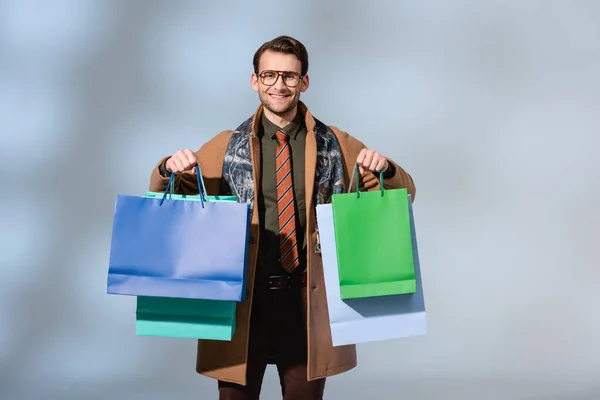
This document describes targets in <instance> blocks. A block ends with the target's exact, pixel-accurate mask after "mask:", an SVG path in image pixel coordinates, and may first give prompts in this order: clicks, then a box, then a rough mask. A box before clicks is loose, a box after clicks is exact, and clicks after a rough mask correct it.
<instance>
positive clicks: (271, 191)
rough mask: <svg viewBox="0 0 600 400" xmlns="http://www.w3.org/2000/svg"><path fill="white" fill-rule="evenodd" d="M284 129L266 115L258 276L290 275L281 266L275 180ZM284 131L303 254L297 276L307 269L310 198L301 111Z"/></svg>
mask: <svg viewBox="0 0 600 400" xmlns="http://www.w3.org/2000/svg"><path fill="white" fill-rule="evenodd" d="M279 129H282V128H280V127H279V126H277V125H275V124H274V123H273V122H271V121H269V119H267V117H265V115H264V114H263V115H262V118H261V123H260V128H259V131H258V137H259V139H260V143H261V163H260V165H261V167H262V168H261V171H260V181H259V193H258V198H257V200H258V202H257V207H258V213H259V214H258V215H259V220H260V248H259V253H258V266H257V268H258V273H260V274H264V275H286V274H287V271H286V270H285V269H283V267H282V266H281V264H280V263H279V219H278V214H279V212H278V210H277V188H276V184H277V182H276V178H275V171H276V168H275V156H276V151H277V139H276V137H275V133H276V132H277V131H278V130H279ZM283 131H284V132H285V133H287V134H288V136H289V137H290V139H289V141H290V151H291V153H292V179H293V185H294V197H295V203H296V237H297V239H298V249H299V250H300V251H299V254H300V266H298V267H297V268H296V269H295V270H294V273H302V272H303V271H304V270H305V269H306V240H305V230H306V199H305V188H304V164H305V162H304V154H305V146H306V133H307V131H306V126H305V123H304V115H302V113H301V112H300V110H298V113H297V114H296V117H295V118H294V120H293V121H292V122H290V123H289V124H288V125H287V126H285V127H283Z"/></svg>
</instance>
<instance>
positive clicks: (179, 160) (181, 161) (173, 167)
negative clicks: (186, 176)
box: [165, 149, 197, 173]
mask: <svg viewBox="0 0 600 400" xmlns="http://www.w3.org/2000/svg"><path fill="white" fill-rule="evenodd" d="M196 163H197V162H196V156H195V155H194V153H193V152H192V150H190V149H185V150H179V151H178V152H176V153H175V154H173V155H172V156H171V157H170V158H169V159H168V160H167V162H166V163H165V168H166V170H167V171H168V172H169V173H172V172H174V173H178V172H183V171H187V170H190V169H192V168H194V167H195V166H196Z"/></svg>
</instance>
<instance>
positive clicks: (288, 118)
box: [263, 106, 298, 128]
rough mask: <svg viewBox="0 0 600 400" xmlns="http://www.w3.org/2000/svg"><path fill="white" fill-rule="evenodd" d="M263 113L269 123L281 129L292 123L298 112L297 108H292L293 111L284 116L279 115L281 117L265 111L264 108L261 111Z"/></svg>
mask: <svg viewBox="0 0 600 400" xmlns="http://www.w3.org/2000/svg"><path fill="white" fill-rule="evenodd" d="M263 112H264V113H265V117H267V119H268V120H269V121H271V122H272V123H274V124H275V125H277V126H278V127H280V128H283V127H285V126H287V125H288V124H289V123H290V122H292V121H293V120H294V118H296V113H297V112H298V106H296V107H294V109H293V110H290V111H288V112H286V113H285V114H281V115H280V114H275V113H274V112H271V111H269V110H267V109H266V108H264V109H263Z"/></svg>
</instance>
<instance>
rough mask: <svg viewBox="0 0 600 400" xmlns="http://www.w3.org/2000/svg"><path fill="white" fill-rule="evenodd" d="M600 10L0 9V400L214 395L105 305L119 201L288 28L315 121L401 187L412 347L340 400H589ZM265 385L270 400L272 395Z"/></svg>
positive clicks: (346, 383) (337, 5)
mask: <svg viewBox="0 0 600 400" xmlns="http://www.w3.org/2000/svg"><path fill="white" fill-rule="evenodd" d="M599 18H600V3H598V2H595V1H533V0H532V1H500V0H496V1H487V2H477V1H438V2H417V1H404V2H400V1H394V2H392V1H388V2H384V1H379V2H373V3H372V4H370V2H368V1H356V0H354V2H353V3H352V4H350V3H349V2H346V1H337V2H336V1H307V2H280V3H278V2H241V1H240V2H226V1H222V2H208V1H204V2H201V1H195V2H193V1H179V2H166V1H162V2H161V1H122V2H118V1H93V0H78V1H75V0H56V1H52V2H34V1H31V0H27V1H25V0H9V1H0V121H1V125H0V128H1V129H0V132H1V141H0V143H1V152H0V163H1V165H0V167H1V168H2V174H3V177H4V182H3V184H2V196H1V200H0V201H1V207H0V221H1V223H0V226H1V227H2V230H1V234H0V235H1V236H0V243H2V251H1V257H0V260H1V261H0V262H1V268H0V274H1V275H0V398H1V399H113V400H117V399H147V400H152V399H170V398H173V399H214V398H216V388H215V384H214V382H213V381H211V380H209V379H207V378H203V377H201V376H198V375H196V373H195V372H194V363H195V342H194V341H193V340H189V341H187V340H174V339H168V338H145V337H136V336H135V325H134V317H133V315H134V314H133V313H134V311H135V304H134V300H133V299H131V298H127V297H120V296H109V295H106V294H105V292H106V273H107V267H108V254H109V247H110V234H111V227H112V212H113V206H114V197H115V195H116V194H140V193H142V192H143V191H144V190H145V189H146V188H147V185H148V179H149V174H150V171H151V169H152V168H153V167H154V165H155V163H156V162H157V161H158V159H159V158H160V157H162V156H164V155H168V154H171V153H172V152H174V151H175V150H177V149H180V148H185V147H190V148H193V149H196V148H198V147H199V146H200V145H201V144H202V143H204V142H205V141H206V140H208V139H209V138H210V137H212V136H213V135H215V134H216V133H218V132H219V131H221V130H223V129H230V128H234V127H236V126H237V124H239V123H240V122H241V121H242V120H243V119H245V118H246V117H248V116H250V115H251V113H252V112H253V111H254V109H255V107H256V105H257V104H258V100H257V96H256V94H255V93H254V92H253V91H252V90H251V89H250V86H249V84H250V74H251V72H252V70H251V68H252V67H251V59H252V55H253V53H254V51H255V50H256V48H258V46H259V45H260V44H261V43H263V42H264V41H266V40H269V39H271V38H273V37H275V36H277V35H279V34H291V35H293V36H296V37H297V38H299V39H300V40H302V41H303V42H304V43H305V45H306V46H307V48H308V50H309V54H310V69H309V75H310V78H311V87H310V88H309V90H308V91H307V92H306V93H305V94H304V95H303V97H302V99H303V100H304V101H306V102H307V104H308V105H309V107H310V109H311V110H312V112H313V113H314V114H315V115H316V116H317V117H318V118H320V119H321V120H323V121H325V122H326V123H328V124H332V125H337V126H339V127H340V128H342V129H344V130H346V131H348V132H349V133H351V134H353V135H354V136H356V137H358V138H359V139H361V140H363V141H364V142H365V143H366V144H367V145H368V146H369V147H371V148H374V149H377V150H379V151H380V152H382V153H383V154H384V155H387V156H390V157H392V158H393V159H394V160H396V161H397V162H399V163H400V164H401V165H402V166H403V167H404V168H406V169H407V170H408V171H409V172H410V173H411V174H412V175H413V177H414V179H415V181H416V185H417V196H416V203H415V209H414V210H415V217H416V221H417V233H418V240H419V246H420V258H421V264H422V270H423V278H424V288H425V294H426V303H427V307H428V321H429V328H430V333H429V335H428V336H426V337H420V338H411V339H406V340H396V341H389V342H381V343H371V344H365V345H361V346H359V367H358V368H357V369H355V370H353V371H351V372H349V373H347V374H344V375H341V376H338V377H334V378H332V379H330V380H329V381H328V383H327V389H326V398H329V399H332V398H336V399H337V398H339V399H365V398H369V399H461V400H468V399H478V400H482V399H551V400H554V399H598V398H600V379H599V376H598V375H599V373H600V347H598V346H597V343H598V337H600V316H599V315H600V313H599V312H598V302H599V300H600V290H599V289H600V283H599V278H600V271H599V269H598V256H599V255H600V254H599V252H600V250H599V249H600V246H598V238H599V233H600V232H599V231H600V228H599V226H600V212H599V211H598V196H599V195H600V191H599V189H598V184H597V182H598V178H599V177H600V162H599V161H598V160H597V159H596V158H595V157H596V154H597V149H598V146H599V145H600V139H599V138H598V123H599V122H600V113H599V112H598V109H599V106H600V92H599V90H600V77H599V71H600V52H599V50H600V44H599V43H600V41H599V39H600V31H599V30H600V24H599V23H598V21H599ZM278 391H279V387H278V381H277V377H276V373H275V370H273V369H269V371H268V372H267V376H266V378H265V384H264V390H263V392H264V398H265V399H276V398H279V396H278Z"/></svg>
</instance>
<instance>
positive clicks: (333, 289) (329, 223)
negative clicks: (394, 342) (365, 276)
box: [317, 195, 427, 346]
mask: <svg viewBox="0 0 600 400" xmlns="http://www.w3.org/2000/svg"><path fill="white" fill-rule="evenodd" d="M408 207H409V216H410V228H411V236H412V247H413V260H414V267H415V268H414V270H415V278H416V292H415V293H413V294H397V295H388V296H374V297H364V298H355V299H348V300H342V297H341V292H340V278H339V270H338V261H337V260H338V259H337V255H336V241H335V232H334V219H333V208H332V205H331V204H319V205H317V224H318V227H319V239H320V243H321V256H322V259H323V273H324V276H325V292H326V296H327V308H328V312H329V326H330V328H331V338H332V341H333V346H343V345H348V344H358V343H367V342H375V341H381V340H390V339H399V338H405V337H411V336H421V335H425V334H427V319H426V311H425V299H424V295H423V285H422V279H421V268H420V264H419V256H418V250H417V241H416V233H415V223H414V216H413V211H412V205H411V201H410V195H409V201H408ZM373 267H376V266H373Z"/></svg>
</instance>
